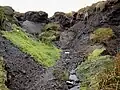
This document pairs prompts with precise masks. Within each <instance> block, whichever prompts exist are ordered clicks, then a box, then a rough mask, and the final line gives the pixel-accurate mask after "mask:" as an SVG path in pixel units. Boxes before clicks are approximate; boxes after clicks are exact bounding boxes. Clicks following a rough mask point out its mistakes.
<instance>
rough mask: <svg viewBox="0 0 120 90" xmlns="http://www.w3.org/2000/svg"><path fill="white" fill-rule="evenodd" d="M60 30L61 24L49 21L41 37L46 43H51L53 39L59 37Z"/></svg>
mask: <svg viewBox="0 0 120 90" xmlns="http://www.w3.org/2000/svg"><path fill="white" fill-rule="evenodd" d="M59 30H60V25H59V24H56V23H49V24H47V25H46V26H45V27H44V29H43V32H42V33H41V34H40V35H39V39H40V40H41V41H42V42H44V43H47V44H48V43H51V42H52V41H53V40H56V39H57V38H59V35H60V32H59Z"/></svg>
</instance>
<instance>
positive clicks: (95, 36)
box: [90, 28, 114, 43]
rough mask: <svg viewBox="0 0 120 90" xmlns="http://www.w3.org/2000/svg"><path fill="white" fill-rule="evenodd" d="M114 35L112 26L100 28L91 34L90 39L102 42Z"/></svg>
mask: <svg viewBox="0 0 120 90" xmlns="http://www.w3.org/2000/svg"><path fill="white" fill-rule="evenodd" d="M113 36H114V33H113V31H112V29H111V28H98V29H97V30H95V31H94V32H93V33H92V34H91V35H90V39H91V40H92V41H93V42H99V43H101V42H104V41H107V40H109V39H110V38H111V37H113Z"/></svg>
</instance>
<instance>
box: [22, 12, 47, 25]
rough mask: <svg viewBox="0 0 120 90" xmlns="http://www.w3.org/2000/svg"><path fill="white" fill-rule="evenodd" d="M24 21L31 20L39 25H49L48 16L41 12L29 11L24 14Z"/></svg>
mask: <svg viewBox="0 0 120 90" xmlns="http://www.w3.org/2000/svg"><path fill="white" fill-rule="evenodd" d="M24 20H29V21H32V22H39V23H47V22H48V14H47V13H46V12H43V11H39V12H34V11H28V12H26V13H25V14H24Z"/></svg>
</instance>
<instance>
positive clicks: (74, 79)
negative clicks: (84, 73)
mask: <svg viewBox="0 0 120 90" xmlns="http://www.w3.org/2000/svg"><path fill="white" fill-rule="evenodd" d="M69 80H72V81H79V79H78V78H77V76H76V75H70V76H69Z"/></svg>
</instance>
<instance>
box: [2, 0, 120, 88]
mask: <svg viewBox="0 0 120 90" xmlns="http://www.w3.org/2000/svg"><path fill="white" fill-rule="evenodd" d="M119 15H120V1H119V0H107V1H101V2H98V3H95V4H93V5H92V6H88V7H85V8H82V9H80V10H79V11H78V12H72V13H63V12H56V13H55V14H54V15H53V16H52V17H50V18H48V14H47V13H46V12H43V11H38V12H37V11H28V12H26V13H19V12H15V11H14V10H13V9H12V8H11V7H8V6H4V7H3V6H1V7H0V56H1V57H3V59H1V60H2V63H1V64H0V65H1V66H3V67H2V69H1V72H0V73H1V74H4V75H5V76H7V79H6V77H3V76H2V75H0V80H3V82H1V85H2V86H3V88H5V89H2V86H1V87H0V89H1V90H8V89H10V90H120V59H119V57H120V52H119V51H120V50H119V48H120V43H119V42H120V35H119V34H120V31H119V30H120V16H119ZM3 61H4V62H3ZM3 63H4V64H5V65H4V64H3Z"/></svg>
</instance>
